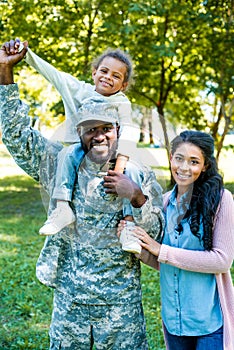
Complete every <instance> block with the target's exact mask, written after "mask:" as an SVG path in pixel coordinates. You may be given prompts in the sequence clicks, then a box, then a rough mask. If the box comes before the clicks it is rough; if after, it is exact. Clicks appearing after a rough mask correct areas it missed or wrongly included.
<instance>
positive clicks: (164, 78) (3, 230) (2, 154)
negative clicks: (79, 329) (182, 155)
mask: <svg viewBox="0 0 234 350" xmlns="http://www.w3.org/2000/svg"><path fill="white" fill-rule="evenodd" d="M0 31H1V40H2V42H4V41H8V40H9V39H13V38H16V37H19V38H20V40H22V41H24V40H28V41H29V46H30V48H31V49H32V50H33V51H34V52H36V53H37V54H39V55H40V56H41V57H42V58H44V59H46V60H47V61H48V62H50V63H51V64H53V65H55V66H56V67H57V68H58V69H60V70H63V71H66V72H68V73H70V74H72V75H74V76H76V77H78V78H79V79H80V80H85V81H89V82H91V68H90V65H91V62H92V60H93V58H95V57H96V56H97V55H98V54H100V53H101V52H102V51H103V50H104V49H106V48H107V47H112V48H116V47H120V48H121V49H123V50H125V51H127V52H129V54H130V55H131V57H132V59H133V62H134V70H135V76H134V84H133V85H132V87H131V88H130V89H129V90H128V91H127V96H128V97H129V99H130V100H131V102H132V105H133V117H134V125H135V128H134V130H135V132H134V133H133V134H132V133H130V136H131V137H132V138H133V140H137V141H139V148H138V150H139V157H140V159H141V160H142V161H144V162H146V163H148V165H150V166H152V167H153V169H155V172H156V174H157V177H158V179H159V180H160V182H161V184H162V186H163V189H164V191H166V190H167V188H168V186H169V183H170V172H169V170H168V154H169V143H170V140H171V139H172V137H174V135H175V134H177V133H178V132H179V131H181V130H183V129H187V128H189V129H196V130H202V131H206V132H209V133H210V134H211V135H212V136H213V137H214V139H215V145H216V156H217V161H218V164H219V169H220V171H221V173H222V174H223V175H224V181H225V186H226V187H227V188H229V189H230V190H231V191H232V193H234V172H233V163H234V155H233V149H234V141H233V138H234V129H233V124H234V123H233V121H234V114H233V106H234V98H233V97H234V96H233V88H234V80H233V79H234V78H233V77H234V74H233V72H234V70H233V68H234V67H233V57H234V45H233V44H234V35H233V34H234V28H233V0H229V1H209V0H207V1H196V0H194V1H190V0H188V1H185V0H184V1H183V0H181V1H179V0H177V1H169V0H165V1H160V0H159V1H147V0H146V1H142V0H139V1H125V0H119V1H118V2H115V1H113V2H109V1H107V0H99V1H98V0H91V1H86V0H82V1H76V0H50V1H49V0H40V1H37V0H22V1H20V2H19V1H16V0H15V1H7V0H4V1H0ZM15 81H16V82H17V83H19V86H20V93H21V98H22V99H23V100H25V101H26V102H28V103H29V104H30V107H31V109H30V116H31V118H32V125H34V127H36V128H38V129H39V130H41V131H42V132H43V133H44V134H45V135H47V136H48V137H52V136H53V134H54V130H55V129H56V127H57V126H58V125H59V124H60V123H61V122H62V121H63V120H64V110H63V105H62V102H61V99H60V97H59V95H58V94H57V93H56V91H55V90H54V89H53V88H52V87H51V85H49V84H48V83H47V82H46V81H45V80H44V79H43V78H42V77H40V76H39V75H37V74H36V73H35V71H33V70H32V69H30V67H28V66H27V65H26V63H25V62H24V61H23V62H21V63H20V64H19V66H18V68H17V69H16V78H15ZM45 218H46V211H45V209H44V207H43V204H42V200H41V194H40V188H39V186H38V184H37V183H35V182H34V181H33V180H31V179H30V178H29V177H28V176H26V175H25V173H24V172H23V171H22V170H20V169H19V168H18V167H17V166H16V165H15V164H14V161H13V160H12V159H11V158H10V156H9V154H8V152H7V150H6V149H5V147H4V145H2V144H0V219H1V220H0V244H1V247H0V271H1V272H0V300H1V304H0V350H3V349H4V350H5V349H17V350H18V349H36V350H39V349H43V350H44V349H48V327H49V323H50V317H51V305H52V291H51V290H50V289H47V288H46V287H44V286H42V285H41V284H40V283H39V282H38V281H37V280H36V277H35V264H36V261H37V257H38V255H39V252H40V249H41V247H42V245H43V241H44V239H43V238H42V237H40V236H39V235H38V229H39V227H40V226H41V224H42V223H43V222H44V220H45ZM232 274H233V277H234V271H232ZM142 289H143V303H144V310H145V315H146V321H147V331H148V338H149V345H150V350H162V349H164V348H165V347H164V345H163V337H162V330H161V328H162V327H161V317H160V298H159V281H158V272H157V271H154V270H152V269H150V268H148V267H147V266H142Z"/></svg>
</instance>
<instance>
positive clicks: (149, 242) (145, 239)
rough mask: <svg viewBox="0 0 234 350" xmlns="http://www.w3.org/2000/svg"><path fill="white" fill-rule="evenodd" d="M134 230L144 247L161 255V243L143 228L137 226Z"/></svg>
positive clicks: (154, 253) (156, 254)
mask: <svg viewBox="0 0 234 350" xmlns="http://www.w3.org/2000/svg"><path fill="white" fill-rule="evenodd" d="M132 232H133V233H134V235H135V236H136V237H137V238H139V240H140V241H141V242H140V244H141V246H142V248H144V249H146V250H148V251H149V252H150V253H152V254H153V255H155V256H158V255H159V252H160V248H161V244H159V243H158V242H156V241H155V240H154V239H153V238H151V237H150V236H149V235H148V233H146V232H145V230H143V228H141V227H139V226H136V227H135V228H134V230H133V231H132Z"/></svg>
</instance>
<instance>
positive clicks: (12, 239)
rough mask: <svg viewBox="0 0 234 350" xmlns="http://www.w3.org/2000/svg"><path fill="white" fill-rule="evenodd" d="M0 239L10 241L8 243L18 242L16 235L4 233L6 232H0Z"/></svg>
mask: <svg viewBox="0 0 234 350" xmlns="http://www.w3.org/2000/svg"><path fill="white" fill-rule="evenodd" d="M0 241H2V242H10V243H18V242H19V238H18V237H17V236H16V235H6V234H4V233H3V234H2V233H1V234H0Z"/></svg>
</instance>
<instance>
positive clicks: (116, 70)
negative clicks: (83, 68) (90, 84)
mask: <svg viewBox="0 0 234 350" xmlns="http://www.w3.org/2000/svg"><path fill="white" fill-rule="evenodd" d="M126 71H127V68H126V66H125V64H124V63H123V62H121V61H119V60H117V59H115V58H113V57H105V58H104V59H103V61H102V62H101V64H100V65H99V67H98V68H97V69H94V71H93V73H92V77H93V81H94V85H95V86H96V89H95V90H96V91H97V92H98V93H99V94H101V95H103V96H110V95H114V94H115V93H116V92H118V91H123V90H124V89H126V87H127V85H128V83H127V82H124V78H125V75H126Z"/></svg>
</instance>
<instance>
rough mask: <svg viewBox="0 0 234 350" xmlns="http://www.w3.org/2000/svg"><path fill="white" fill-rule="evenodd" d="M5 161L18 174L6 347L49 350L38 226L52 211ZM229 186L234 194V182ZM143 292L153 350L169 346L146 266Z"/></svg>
mask: <svg viewBox="0 0 234 350" xmlns="http://www.w3.org/2000/svg"><path fill="white" fill-rule="evenodd" d="M3 164H7V168H8V171H6V173H7V172H8V173H9V172H10V173H11V174H12V176H4V177H3V176H2V178H1V179H0V218H1V220H0V243H1V246H0V270H1V276H0V300H1V303H0V324H1V327H0V350H3V349H4V350H8V349H12V350H13V349H16V350H20V349H35V350H40V349H42V350H45V349H48V348H49V338H48V330H49V324H50V318H51V311H52V308H51V307H52V297H53V291H52V290H51V289H49V288H46V287H45V286H43V285H42V284H40V283H39V282H38V280H37V279H36V276H35V265H36V261H37V258H38V255H39V252H40V250H41V248H42V246H43V242H44V239H43V238H42V237H40V236H39V235H38V229H39V227H40V226H41V224H42V223H43V222H44V220H45V218H46V212H45V210H44V207H43V205H42V203H41V195H40V190H39V187H38V185H37V183H36V182H34V181H33V180H31V179H30V178H29V177H27V176H25V175H24V174H20V175H16V173H17V171H16V170H17V169H16V166H15V165H13V164H12V163H10V159H9V157H8V156H6V154H5V153H4V154H0V167H1V166H3ZM9 169H10V170H9ZM13 169H15V171H13ZM1 174H2V173H1ZM228 187H229V189H230V190H233V192H234V184H233V183H230V184H228ZM232 274H233V277H234V270H233V273H232ZM142 290H143V306H144V311H145V316H146V323H147V332H148V340H149V346H150V350H163V349H165V347H164V342H163V335H162V327H161V316H160V291H159V274H158V272H157V271H155V270H153V269H151V268H149V267H147V266H144V265H143V266H142Z"/></svg>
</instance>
